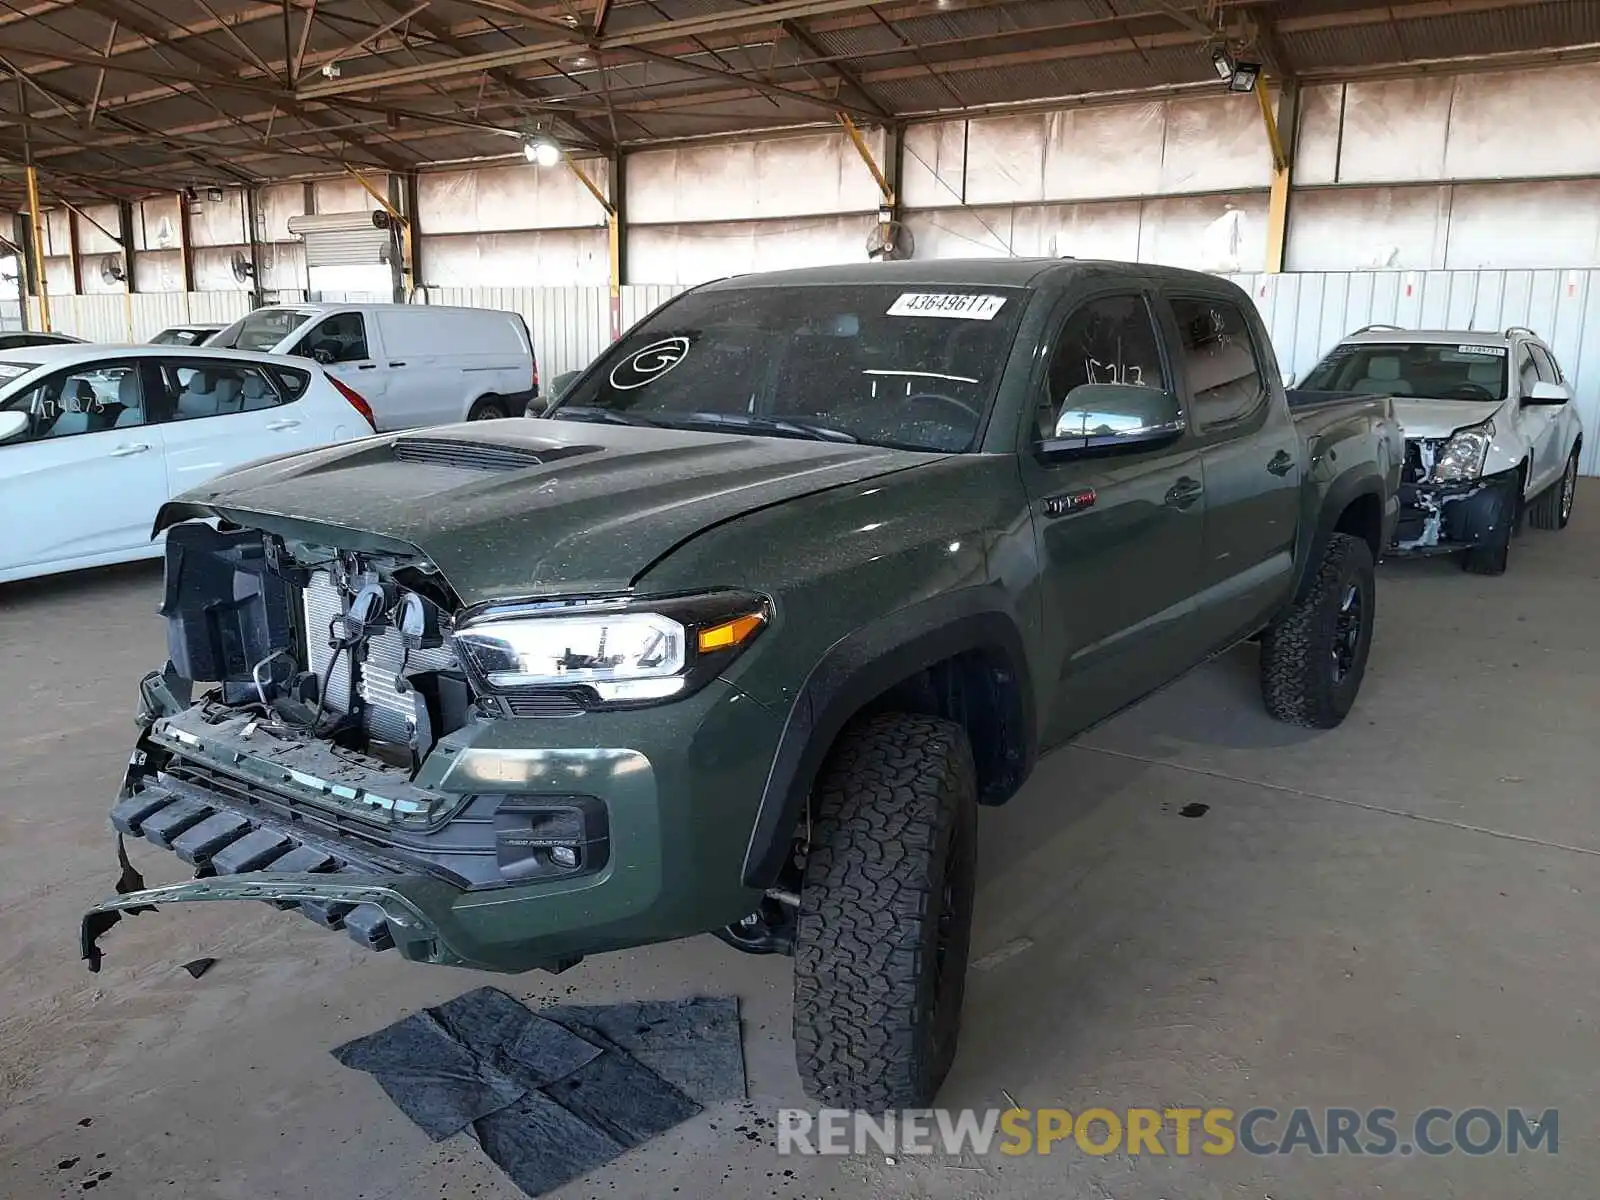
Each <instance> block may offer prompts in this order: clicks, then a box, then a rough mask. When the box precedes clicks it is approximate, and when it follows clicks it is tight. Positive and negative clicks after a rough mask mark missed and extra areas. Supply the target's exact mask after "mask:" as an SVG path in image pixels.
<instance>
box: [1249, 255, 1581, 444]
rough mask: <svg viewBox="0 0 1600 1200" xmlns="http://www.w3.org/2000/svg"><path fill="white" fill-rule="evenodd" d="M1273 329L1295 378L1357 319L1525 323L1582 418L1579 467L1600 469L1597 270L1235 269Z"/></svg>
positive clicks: (1482, 325)
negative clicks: (1555, 365) (1551, 358)
mask: <svg viewBox="0 0 1600 1200" xmlns="http://www.w3.org/2000/svg"><path fill="white" fill-rule="evenodd" d="M1232 278H1233V279H1234V281H1235V282H1236V283H1238V284H1239V286H1240V287H1242V288H1244V289H1245V291H1247V292H1249V293H1250V295H1251V296H1252V297H1253V298H1254V299H1255V302H1256V307H1257V308H1258V309H1260V310H1261V317H1262V320H1264V321H1265V322H1266V325H1267V329H1268V330H1269V331H1270V332H1271V334H1272V344H1273V346H1274V347H1275V348H1276V350H1277V351H1278V361H1279V365H1280V366H1281V367H1282V368H1283V370H1284V373H1285V374H1286V375H1301V374H1303V373H1304V372H1305V371H1307V370H1308V369H1310V368H1311V367H1312V366H1313V365H1314V364H1315V363H1316V361H1317V360H1318V359H1319V358H1321V357H1322V355H1323V354H1324V353H1325V352H1326V351H1327V350H1328V349H1329V348H1330V347H1331V346H1332V345H1333V344H1334V343H1335V342H1337V341H1338V340H1339V339H1340V338H1341V337H1343V336H1344V335H1345V334H1346V333H1348V332H1350V331H1351V330H1353V329H1360V328H1361V327H1362V326H1363V325H1375V324H1389V325H1399V326H1402V327H1404V328H1410V329H1476V330H1485V331H1500V330H1504V329H1507V328H1509V327H1510V326H1512V325H1523V326H1526V327H1527V328H1529V329H1532V330H1533V331H1534V332H1535V333H1537V334H1538V335H1539V336H1540V337H1542V338H1544V339H1545V340H1546V341H1547V342H1549V344H1550V348H1551V349H1552V350H1554V351H1555V354H1556V358H1557V359H1558V360H1559V361H1560V363H1561V367H1562V369H1563V370H1564V371H1565V372H1566V375H1567V378H1568V379H1569V380H1571V381H1572V383H1573V389H1574V392H1575V395H1576V400H1575V403H1576V404H1577V405H1578V411H1579V413H1580V414H1581V415H1582V417H1583V426H1584V429H1585V430H1587V431H1588V433H1587V436H1586V437H1585V438H1584V451H1583V463H1582V469H1583V472H1584V474H1586V475H1595V474H1600V271H1585V270H1566V271H1359V272H1348V271H1346V272H1308V273H1305V274H1295V275H1235V276H1232Z"/></svg>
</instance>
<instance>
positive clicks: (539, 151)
mask: <svg viewBox="0 0 1600 1200" xmlns="http://www.w3.org/2000/svg"><path fill="white" fill-rule="evenodd" d="M522 155H523V157H524V158H526V159H527V160H528V161H529V162H531V163H536V164H537V165H539V166H541V167H553V166H555V165H556V164H557V163H558V162H560V161H561V147H560V146H559V145H557V143H556V140H555V138H553V137H548V136H546V135H545V134H535V135H534V136H533V137H530V138H529V139H528V140H527V141H526V142H524V143H523V144H522Z"/></svg>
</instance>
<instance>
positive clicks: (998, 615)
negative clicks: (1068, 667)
mask: <svg viewBox="0 0 1600 1200" xmlns="http://www.w3.org/2000/svg"><path fill="white" fill-rule="evenodd" d="M987 591H988V589H985V590H984V592H982V593H976V594H975V593H953V594H950V595H946V596H941V597H938V598H936V599H934V600H931V601H927V602H924V603H922V604H920V605H917V606H915V607H913V608H910V609H905V610H901V611H900V612H897V613H895V614H894V615H893V616H892V617H889V618H884V619H881V620H879V621H876V622H874V623H873V624H871V625H869V626H867V627H865V628H864V629H861V630H858V631H856V632H855V633H852V634H850V635H849V636H847V637H845V638H843V639H841V640H840V641H838V642H836V643H835V644H834V645H833V646H832V647H831V648H830V649H829V650H828V652H827V653H826V654H825V655H823V657H822V659H821V660H820V661H819V662H818V663H817V664H816V666H815V667H813V668H812V670H811V672H810V673H809V674H808V675H807V677H806V680H805V682H804V683H803V684H802V685H801V687H800V690H799V692H798V694H797V695H796V696H795V699H794V701H793V703H792V704H791V705H790V708H789V714H788V718H787V720H786V722H785V725H784V730H783V734H782V736H781V738H780V740H779V744H778V750H777V753H776V754H775V755H774V756H773V762H772V767H771V769H770V771H769V773H768V776H767V783H766V786H765V788H764V789H763V792H762V796H761V801H760V804H759V806H758V808H757V812H756V818H755V822H754V824H753V826H752V829H751V834H750V842H749V845H748V848H747V849H746V852H745V860H744V869H743V878H744V882H745V883H746V884H748V885H750V886H752V887H768V886H771V884H772V883H773V882H774V881H775V880H776V878H777V876H778V873H779V871H780V870H781V869H782V867H783V863H784V861H785V858H786V857H787V855H788V852H789V845H790V839H791V838H792V836H793V832H794V830H795V828H796V827H797V826H798V825H799V823H800V820H801V818H802V817H803V815H804V813H805V803H806V797H807V796H808V795H809V794H810V792H811V789H812V786H813V784H814V783H815V781H816V778H817V775H818V773H819V772H820V770H821V769H822V765H823V762H824V760H825V759H826V757H827V755H828V752H829V751H830V750H831V749H832V748H833V745H834V743H835V741H836V740H837V739H838V737H839V734H840V733H841V732H843V730H844V729H845V727H846V726H847V725H848V724H849V723H850V722H851V721H852V720H854V719H856V718H857V717H860V716H864V715H866V714H869V713H872V712H879V711H906V712H919V713H924V714H927V715H930V716H941V717H947V718H949V719H952V720H955V721H956V722H958V723H959V724H961V725H962V726H963V727H964V728H966V730H967V734H968V737H969V738H970V739H971V740H972V742H973V757H974V760H975V763H976V766H977V770H978V788H979V798H980V801H981V802H982V803H985V804H1000V803H1003V802H1004V801H1006V800H1007V799H1009V798H1010V797H1011V795H1012V794H1013V793H1015V791H1016V790H1017V788H1018V787H1020V786H1021V784H1022V782H1023V780H1025V779H1026V778H1027V776H1028V772H1029V771H1030V770H1031V769H1032V766H1033V762H1034V759H1035V757H1036V755H1037V735H1036V724H1035V704H1034V692H1033V681H1032V678H1031V675H1030V673H1029V669H1028V660H1027V657H1026V652H1025V650H1024V646H1023V638H1022V633H1021V630H1020V628H1019V627H1018V624H1017V622H1016V620H1015V619H1014V618H1013V617H1012V615H1011V614H1010V613H1009V612H1008V611H1007V610H1006V609H1005V608H1004V607H1002V606H1000V605H999V604H997V603H996V601H997V599H998V597H994V596H990V595H988V594H986V593H987Z"/></svg>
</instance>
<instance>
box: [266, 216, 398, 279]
mask: <svg viewBox="0 0 1600 1200" xmlns="http://www.w3.org/2000/svg"><path fill="white" fill-rule="evenodd" d="M289 232H290V233H292V234H295V235H296V236H298V237H300V238H302V239H304V241H305V244H306V266H307V267H346V266H350V267H359V266H370V265H372V264H374V263H386V262H388V261H389V259H390V255H391V253H392V247H393V244H394V235H393V233H392V232H391V230H390V228H389V218H388V214H387V213H384V212H370V213H369V212H356V213H312V214H306V215H303V216H297V217H290V218H289Z"/></svg>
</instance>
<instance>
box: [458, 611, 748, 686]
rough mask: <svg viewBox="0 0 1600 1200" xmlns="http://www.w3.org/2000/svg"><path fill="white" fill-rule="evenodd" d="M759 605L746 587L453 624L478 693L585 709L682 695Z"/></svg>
mask: <svg viewBox="0 0 1600 1200" xmlns="http://www.w3.org/2000/svg"><path fill="white" fill-rule="evenodd" d="M768 615H769V606H768V603H767V600H766V598H765V597H763V596H757V595H753V594H751V593H748V592H715V593H711V594H708V595H704V596H693V597H677V598H670V599H665V600H659V601H653V602H627V601H588V602H575V603H559V604H540V605H528V606H508V607H503V608H498V609H490V610H488V611H486V612H483V613H481V614H479V615H477V616H473V617H469V618H468V620H467V621H466V622H465V623H464V624H462V625H461V626H460V627H459V628H458V629H457V631H456V634H455V644H456V648H457V650H458V652H459V653H460V654H461V658H462V661H463V663H464V664H465V665H466V667H467V669H468V670H469V671H470V672H471V673H472V675H473V677H474V680H475V681H476V682H477V683H478V685H479V686H480V687H481V688H482V690H484V691H486V692H489V693H492V694H495V695H506V694H513V695H517V694H521V695H527V694H529V693H557V694H562V695H566V696H568V697H570V698H571V699H573V700H575V701H576V702H577V703H578V704H580V705H581V706H582V707H585V708H611V707H626V706H631V705H637V704H649V703H653V702H658V701H662V700H668V699H672V698H674V697H676V696H680V695H686V694H687V693H689V692H692V691H694V690H695V689H696V688H698V687H700V686H702V685H703V684H705V683H706V682H707V681H708V680H710V679H711V678H712V677H713V676H714V675H715V674H716V673H717V672H718V671H720V670H721V669H722V668H723V667H724V666H726V665H727V663H728V662H730V661H731V660H732V659H733V658H734V657H735V656H736V655H737V654H739V652H740V651H742V650H743V649H744V648H745V646H747V645H748V644H749V643H750V642H751V641H752V640H753V639H754V638H755V636H756V635H757V634H758V633H760V632H761V630H762V628H763V627H765V625H766V623H767V619H768Z"/></svg>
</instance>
